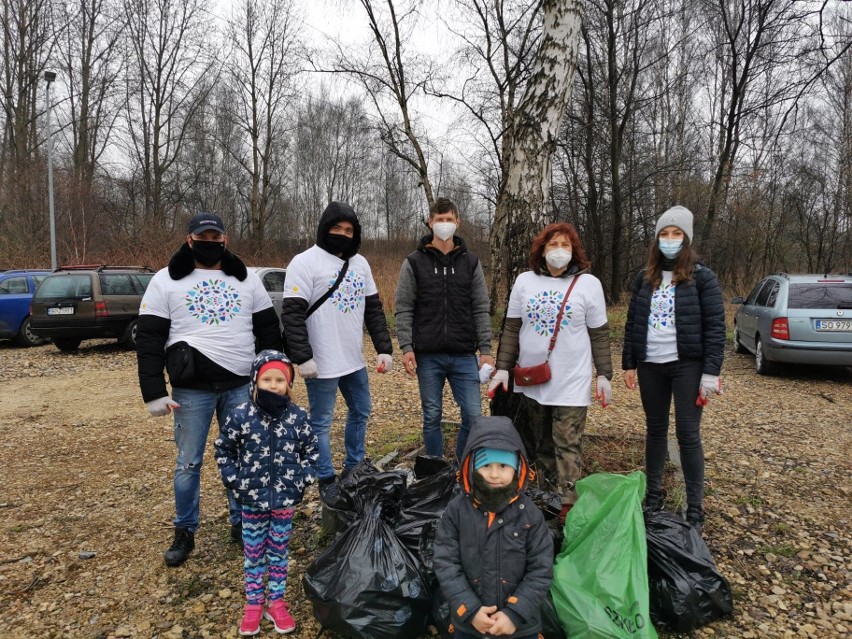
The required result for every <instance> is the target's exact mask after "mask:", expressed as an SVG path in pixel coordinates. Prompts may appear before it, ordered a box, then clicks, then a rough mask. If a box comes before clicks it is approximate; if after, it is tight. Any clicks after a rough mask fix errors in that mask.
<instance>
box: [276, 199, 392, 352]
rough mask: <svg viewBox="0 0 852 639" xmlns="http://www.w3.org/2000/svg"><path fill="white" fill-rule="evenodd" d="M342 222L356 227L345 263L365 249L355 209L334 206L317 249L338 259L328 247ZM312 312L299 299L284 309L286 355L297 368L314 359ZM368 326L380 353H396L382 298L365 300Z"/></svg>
mask: <svg viewBox="0 0 852 639" xmlns="http://www.w3.org/2000/svg"><path fill="white" fill-rule="evenodd" d="M338 222H350V223H351V224H352V227H353V234H352V246H351V247H350V248H349V250H348V251H346V252H344V253H343V254H341V255H339V256H338V257H340V258H341V259H344V260H347V259H349V258H350V257H352V256H353V255H355V254H356V253H357V252H358V249H359V248H361V223H360V222H359V221H358V216H357V215H356V213H355V211H354V210H353V208H352V207H351V206H349V205H348V204H345V203H343V202H332V203H331V204H329V205H328V206H327V207H326V208H325V211H323V213H322V216H321V217H320V221H319V225H318V226H317V241H316V245H317V246H318V247H320V248H321V249H323V250H324V251H326V252H328V253H331V254H332V255H336V254H335V253H333V252H332V250H331V248H330V247H329V246H328V242H327V238H328V232H329V230H331V227H333V226H334V225H335V224H337V223H338ZM307 311H308V302H307V301H306V300H304V299H301V298H298V297H285V298H284V302H283V304H282V309H281V323H282V324H283V326H284V334H285V335H286V336H287V338H286V340H285V343H286V353H287V356H288V357H289V358H290V360H291V361H293V362H295V363H296V364H304V363H305V362H307V361H308V360H309V359H313V356H314V352H313V350H312V349H311V343H310V340H309V338H308V327H307V324H306V323H305V320H306V314H307ZM364 324H365V325H366V327H367V332H368V333H369V334H370V339H371V340H372V341H373V346H374V347H375V349H376V352H377V353H386V354H388V355H390V354H391V353H392V352H393V345H392V343H391V338H390V332H389V331H388V324H387V320H386V319H385V311H384V309H383V308H382V301H381V299H380V298H379V295H378V294H375V295H368V296H367V297H365V298H364Z"/></svg>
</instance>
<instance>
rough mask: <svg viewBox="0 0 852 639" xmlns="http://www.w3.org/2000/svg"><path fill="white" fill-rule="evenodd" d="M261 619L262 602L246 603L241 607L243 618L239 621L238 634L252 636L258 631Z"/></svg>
mask: <svg viewBox="0 0 852 639" xmlns="http://www.w3.org/2000/svg"><path fill="white" fill-rule="evenodd" d="M261 619H263V604H246V607H245V608H244V609H243V620H242V621H241V622H240V635H242V636H243V637H252V636H254V635H256V634H257V633H258V632H260V621H261Z"/></svg>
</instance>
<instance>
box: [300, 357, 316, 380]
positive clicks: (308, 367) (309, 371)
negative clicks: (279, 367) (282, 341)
mask: <svg viewBox="0 0 852 639" xmlns="http://www.w3.org/2000/svg"><path fill="white" fill-rule="evenodd" d="M299 375H301V376H302V378H303V379H314V378H315V377H316V376H317V375H319V371H318V370H317V364H316V362H314V360H313V359H309V360H308V361H307V362H302V363H301V364H299Z"/></svg>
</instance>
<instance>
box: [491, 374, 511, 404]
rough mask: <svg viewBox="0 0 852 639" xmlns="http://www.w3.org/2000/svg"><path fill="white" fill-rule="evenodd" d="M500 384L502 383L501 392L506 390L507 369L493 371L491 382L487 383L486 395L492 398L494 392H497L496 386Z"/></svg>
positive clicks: (507, 388)
mask: <svg viewBox="0 0 852 639" xmlns="http://www.w3.org/2000/svg"><path fill="white" fill-rule="evenodd" d="M501 384H502V385H503V392H508V390H509V371H506V370H502V369H500V370H498V371H497V372H496V373H494V377H492V378H491V384H489V385H488V397H490V398H493V397H494V393H495V392H497V387H498V386H500V385H501Z"/></svg>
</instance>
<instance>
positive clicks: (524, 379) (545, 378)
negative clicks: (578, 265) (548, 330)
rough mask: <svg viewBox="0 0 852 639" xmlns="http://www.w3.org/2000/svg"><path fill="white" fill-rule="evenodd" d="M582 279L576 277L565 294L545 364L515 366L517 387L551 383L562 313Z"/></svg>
mask: <svg viewBox="0 0 852 639" xmlns="http://www.w3.org/2000/svg"><path fill="white" fill-rule="evenodd" d="M579 279H580V276H579V275H575V276H574V279H573V281H572V282H571V284H570V286H568V290H567V291H566V292H565V297H564V298H563V299H562V306H561V307H559V315H557V316H556V327H555V328H554V329H553V336H552V337H551V338H550V346H548V347H547V357H545V358H544V362H542V363H541V364H536V365H535V366H515V370H514V375H515V386H537V385H538V384H544V383H545V382H549V381H550V364H549V362H550V354H551V353H552V352H553V347H554V346H556V336H557V335H559V328H560V326H561V325H562V313H563V312H564V311H565V305H566V304H567V303H568V297H569V296H570V295H571V291H572V290H574V284H576V283H577V280H579Z"/></svg>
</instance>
